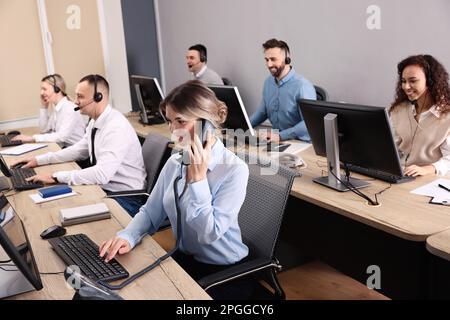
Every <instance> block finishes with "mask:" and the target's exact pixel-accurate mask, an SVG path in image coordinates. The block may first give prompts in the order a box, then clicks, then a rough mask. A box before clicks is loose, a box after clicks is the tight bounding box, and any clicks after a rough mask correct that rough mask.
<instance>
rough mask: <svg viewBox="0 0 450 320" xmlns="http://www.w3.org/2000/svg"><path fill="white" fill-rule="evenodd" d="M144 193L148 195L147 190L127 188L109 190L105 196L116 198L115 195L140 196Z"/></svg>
mask: <svg viewBox="0 0 450 320" xmlns="http://www.w3.org/2000/svg"><path fill="white" fill-rule="evenodd" d="M141 195H146V196H147V197H148V196H149V194H148V192H147V190H145V189H142V190H127V191H113V192H109V194H108V195H107V196H106V197H107V198H117V197H128V196H141Z"/></svg>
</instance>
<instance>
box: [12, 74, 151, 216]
mask: <svg viewBox="0 0 450 320" xmlns="http://www.w3.org/2000/svg"><path fill="white" fill-rule="evenodd" d="M108 94H109V85H108V82H107V81H106V80H105V79H104V78H103V77H102V76H100V75H88V76H86V77H84V78H83V79H81V80H80V82H79V83H78V85H77V88H76V101H75V104H76V105H77V106H78V107H77V109H79V110H80V112H81V114H84V115H87V116H89V117H90V118H91V121H90V122H89V124H88V126H87V128H86V133H85V135H84V137H83V138H82V139H81V140H80V141H79V142H77V143H76V144H74V145H73V146H71V147H68V148H66V149H62V150H59V151H57V152H48V153H46V154H43V155H39V156H36V157H33V158H30V159H25V160H20V161H19V162H24V161H26V162H27V163H26V164H25V165H24V167H25V168H26V167H28V168H33V167H36V166H40V165H46V164H53V163H60V162H67V161H76V160H80V159H85V158H87V157H89V159H90V160H91V164H92V166H91V167H89V168H86V169H82V170H72V171H57V172H53V173H40V174H37V175H36V176H34V177H31V178H29V179H28V180H33V181H41V182H43V183H46V184H51V183H67V184H69V185H82V184H98V185H100V186H101V187H102V188H103V189H104V190H105V191H106V192H107V193H108V192H109V191H112V192H114V191H127V190H138V189H145V187H146V171H145V167H144V160H143V158H142V150H141V145H140V143H139V139H138V137H137V135H136V132H135V131H134V129H133V127H132V126H131V124H130V123H129V122H128V120H127V119H126V118H125V117H124V116H123V114H121V113H120V112H119V111H117V110H115V109H112V108H111V106H110V105H109V103H108ZM92 142H93V143H92ZM117 200H118V202H119V203H120V204H121V205H122V207H124V208H125V209H126V210H127V211H128V212H129V213H130V215H132V216H133V215H134V214H136V213H137V211H138V210H139V208H140V206H141V205H143V204H144V203H145V201H146V197H141V196H129V197H121V198H117Z"/></svg>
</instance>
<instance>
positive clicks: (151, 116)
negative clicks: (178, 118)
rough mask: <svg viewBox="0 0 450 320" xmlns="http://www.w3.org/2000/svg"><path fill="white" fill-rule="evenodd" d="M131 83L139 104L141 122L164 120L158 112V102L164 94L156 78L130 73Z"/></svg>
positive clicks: (161, 121) (162, 121) (156, 122)
mask: <svg viewBox="0 0 450 320" xmlns="http://www.w3.org/2000/svg"><path fill="white" fill-rule="evenodd" d="M131 85H132V88H133V89H134V93H135V94H136V99H137V101H138V104H139V110H140V121H141V123H143V124H160V123H164V122H165V121H166V120H165V118H164V116H163V115H162V114H161V113H160V112H159V104H160V102H161V100H162V99H164V95H163V92H162V90H161V86H160V85H159V83H158V79H156V78H149V77H144V76H138V75H132V76H131Z"/></svg>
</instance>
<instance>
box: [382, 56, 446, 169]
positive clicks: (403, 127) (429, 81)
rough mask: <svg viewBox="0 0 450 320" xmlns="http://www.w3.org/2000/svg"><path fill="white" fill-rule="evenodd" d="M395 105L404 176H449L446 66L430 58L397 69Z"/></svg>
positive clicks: (394, 122) (392, 111)
mask: <svg viewBox="0 0 450 320" xmlns="http://www.w3.org/2000/svg"><path fill="white" fill-rule="evenodd" d="M397 70H398V82H397V89H396V97H395V101H394V102H393V103H392V105H391V109H390V110H389V114H390V117H391V121H392V126H393V128H394V136H395V140H396V143H397V147H398V150H399V154H400V156H401V158H402V161H404V163H405V174H406V175H409V176H414V177H416V176H422V175H427V174H439V175H445V174H447V173H450V135H449V134H450V88H449V83H448V73H447V71H446V70H445V68H444V66H443V65H442V64H441V63H439V61H437V60H436V59H435V58H434V57H432V56H431V55H416V56H410V57H408V58H406V59H404V60H403V61H401V62H400V63H399V64H398V65H397Z"/></svg>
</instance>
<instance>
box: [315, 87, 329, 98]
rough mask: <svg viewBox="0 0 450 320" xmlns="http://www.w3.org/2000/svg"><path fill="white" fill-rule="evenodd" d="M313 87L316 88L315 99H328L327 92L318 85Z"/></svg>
mask: <svg viewBox="0 0 450 320" xmlns="http://www.w3.org/2000/svg"><path fill="white" fill-rule="evenodd" d="M314 89H316V95H317V100H321V101H327V100H328V92H327V91H326V90H325V89H324V88H322V87H319V86H314Z"/></svg>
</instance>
